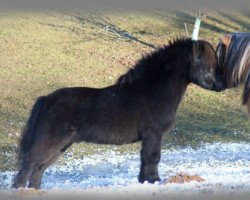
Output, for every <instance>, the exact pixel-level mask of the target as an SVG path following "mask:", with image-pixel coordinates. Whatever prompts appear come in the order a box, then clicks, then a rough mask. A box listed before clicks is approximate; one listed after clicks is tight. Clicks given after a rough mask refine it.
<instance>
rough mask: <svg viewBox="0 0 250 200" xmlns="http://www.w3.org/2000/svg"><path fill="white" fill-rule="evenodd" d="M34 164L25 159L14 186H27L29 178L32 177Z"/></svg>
mask: <svg viewBox="0 0 250 200" xmlns="http://www.w3.org/2000/svg"><path fill="white" fill-rule="evenodd" d="M33 167H34V166H33V165H32V164H31V162H29V161H24V162H23V163H22V165H21V168H20V170H19V172H18V174H17V175H16V177H15V178H14V183H13V185H12V187H13V188H19V187H25V186H26V183H27V180H28V178H29V177H30V175H31V173H32V171H33Z"/></svg>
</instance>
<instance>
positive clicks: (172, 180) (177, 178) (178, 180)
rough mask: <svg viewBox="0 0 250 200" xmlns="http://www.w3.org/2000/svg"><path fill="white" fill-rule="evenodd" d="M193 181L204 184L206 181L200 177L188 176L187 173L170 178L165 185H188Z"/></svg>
mask: <svg viewBox="0 0 250 200" xmlns="http://www.w3.org/2000/svg"><path fill="white" fill-rule="evenodd" d="M191 181H197V182H204V181H206V180H205V179H203V178H201V177H200V176H198V175H188V174H185V173H179V174H177V175H174V176H170V177H169V179H167V180H165V181H164V182H163V184H167V183H188V182H191Z"/></svg>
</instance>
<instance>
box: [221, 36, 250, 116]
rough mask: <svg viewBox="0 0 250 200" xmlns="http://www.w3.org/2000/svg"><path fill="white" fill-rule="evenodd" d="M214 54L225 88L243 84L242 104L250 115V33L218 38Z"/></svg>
mask: <svg viewBox="0 0 250 200" xmlns="http://www.w3.org/2000/svg"><path fill="white" fill-rule="evenodd" d="M216 53H217V56H218V65H219V70H221V71H222V74H223V81H224V85H225V88H232V87H237V86H238V85H240V84H245V88H244V92H243V96H242V98H243V104H244V105H247V106H248V112H249V113H250V33H232V34H228V35H224V36H222V37H220V43H219V44H218V46H217V49H216Z"/></svg>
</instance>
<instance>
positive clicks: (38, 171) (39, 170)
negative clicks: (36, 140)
mask: <svg viewBox="0 0 250 200" xmlns="http://www.w3.org/2000/svg"><path fill="white" fill-rule="evenodd" d="M71 145H72V142H70V143H68V144H66V145H62V146H61V147H58V148H57V150H56V151H54V150H55V149H54V148H53V153H54V154H52V151H50V150H49V149H48V150H47V151H46V152H44V155H43V157H44V158H46V157H47V158H49V159H47V160H46V161H43V160H40V163H39V164H36V166H37V167H36V168H34V170H33V172H32V174H31V176H30V178H29V186H28V187H29V188H35V189H40V188H41V182H42V177H43V173H44V171H45V170H46V169H47V168H48V167H49V166H50V165H51V164H53V163H54V162H55V161H56V160H57V159H58V157H59V156H60V155H61V154H62V153H63V152H64V151H66V149H68V148H69V147H70V146H71ZM46 154H47V155H46ZM49 155H50V156H49Z"/></svg>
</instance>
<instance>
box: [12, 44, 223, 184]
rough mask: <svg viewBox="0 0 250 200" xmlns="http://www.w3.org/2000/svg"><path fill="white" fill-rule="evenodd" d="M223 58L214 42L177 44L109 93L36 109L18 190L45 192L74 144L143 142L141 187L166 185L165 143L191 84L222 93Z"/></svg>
mask: <svg viewBox="0 0 250 200" xmlns="http://www.w3.org/2000/svg"><path fill="white" fill-rule="evenodd" d="M216 67H217V56H216V53H215V51H214V49H213V47H212V46H211V45H210V44H209V43H208V42H206V41H202V40H199V41H192V40H191V39H177V40H175V41H173V42H170V44H169V45H168V46H165V47H163V48H160V49H158V50H156V51H155V52H153V53H152V54H149V55H147V56H145V57H143V58H142V59H141V60H139V62H138V63H137V64H136V65H135V66H134V68H132V69H130V70H129V71H128V72H127V73H126V74H125V75H123V76H121V77H120V78H119V79H118V81H117V82H116V84H114V85H111V86H109V87H106V88H100V89H94V88H85V87H76V88H63V89H59V90H57V91H55V92H53V93H51V94H49V95H47V96H42V97H39V98H38V100H37V102H36V103H35V105H34V107H33V109H32V111H31V115H30V118H29V120H28V123H27V126H26V128H25V129H24V131H23V134H22V137H21V140H20V146H19V147H20V150H19V164H20V170H19V172H18V174H17V175H16V177H15V178H14V183H13V187H14V188H18V187H25V186H26V183H27V182H28V181H29V186H28V187H33V188H36V189H39V188H40V186H41V179H42V175H43V173H44V171H45V169H46V168H48V167H49V166H50V165H51V163H52V162H54V161H55V160H56V159H57V158H58V156H60V155H61V154H62V153H63V152H64V151H65V150H66V149H67V148H68V147H70V146H71V145H72V144H73V143H74V142H81V141H86V142H93V143H100V144H116V145H122V144H127V143H133V142H137V141H142V149H141V168H140V174H139V182H141V183H143V182H144V181H148V182H149V183H154V182H155V181H159V180H160V178H159V175H158V162H159V161H160V157H161V139H162V135H163V133H165V132H168V131H170V130H171V128H172V127H173V125H174V122H175V116H176V111H177V108H178V105H179V104H180V102H181V99H182V96H183V94H184V92H185V90H186V88H187V86H188V84H190V83H195V84H197V85H199V86H201V87H203V88H205V89H209V90H215V91H220V90H221V87H222V86H221V81H220V78H219V77H217V75H215V74H216V69H217V68H216Z"/></svg>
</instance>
